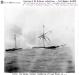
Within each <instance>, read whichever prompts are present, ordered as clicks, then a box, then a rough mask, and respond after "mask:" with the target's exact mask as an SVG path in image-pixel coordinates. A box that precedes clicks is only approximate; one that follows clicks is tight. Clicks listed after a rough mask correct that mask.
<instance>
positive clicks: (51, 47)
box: [32, 25, 63, 49]
mask: <svg viewBox="0 0 79 75" xmlns="http://www.w3.org/2000/svg"><path fill="white" fill-rule="evenodd" d="M44 28H45V25H43V33H42V34H41V35H40V36H39V37H38V38H40V39H42V43H43V46H39V47H32V48H45V49H56V48H58V47H60V46H52V45H51V46H46V45H45V42H46V41H47V40H49V41H50V39H49V38H48V37H47V36H46V34H47V33H48V32H45V30H44ZM61 46H63V45H61Z"/></svg>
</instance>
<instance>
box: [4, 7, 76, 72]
mask: <svg viewBox="0 0 79 75" xmlns="http://www.w3.org/2000/svg"><path fill="white" fill-rule="evenodd" d="M4 11H5V16H4V19H5V21H4V23H5V53H4V56H5V57H4V72H5V73H24V72H30V73H32V72H33V73H41V72H42V73H75V48H74V42H75V40H74V33H75V32H74V26H75V15H74V14H75V12H74V11H75V10H74V8H73V7H72V8H71V7H70V8H66V7H65V8H60V7H58V8H51V7H50V8H49V7H21V6H19V7H18V6H16V7H15V6H14V7H5V10H4Z"/></svg>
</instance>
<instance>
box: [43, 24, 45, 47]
mask: <svg viewBox="0 0 79 75" xmlns="http://www.w3.org/2000/svg"><path fill="white" fill-rule="evenodd" d="M44 27H45V26H44V25H43V35H42V40H43V46H44V47H45V33H44Z"/></svg>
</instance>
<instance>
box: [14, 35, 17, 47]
mask: <svg viewBox="0 0 79 75" xmlns="http://www.w3.org/2000/svg"><path fill="white" fill-rule="evenodd" d="M14 42H15V43H14V46H15V48H17V46H16V34H14Z"/></svg>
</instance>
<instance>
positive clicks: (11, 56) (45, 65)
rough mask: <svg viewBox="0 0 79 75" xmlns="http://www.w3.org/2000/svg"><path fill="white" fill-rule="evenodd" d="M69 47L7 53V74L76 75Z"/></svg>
mask: <svg viewBox="0 0 79 75" xmlns="http://www.w3.org/2000/svg"><path fill="white" fill-rule="evenodd" d="M74 66H75V65H74V63H73V60H72V54H71V51H70V49H69V48H68V47H61V48H57V49H56V50H53V49H39V48H36V49H35V48H34V49H22V50H20V51H19V50H18V51H14V52H6V53H5V72H9V73H13V72H47V73H74V72H75V67H74Z"/></svg>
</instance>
